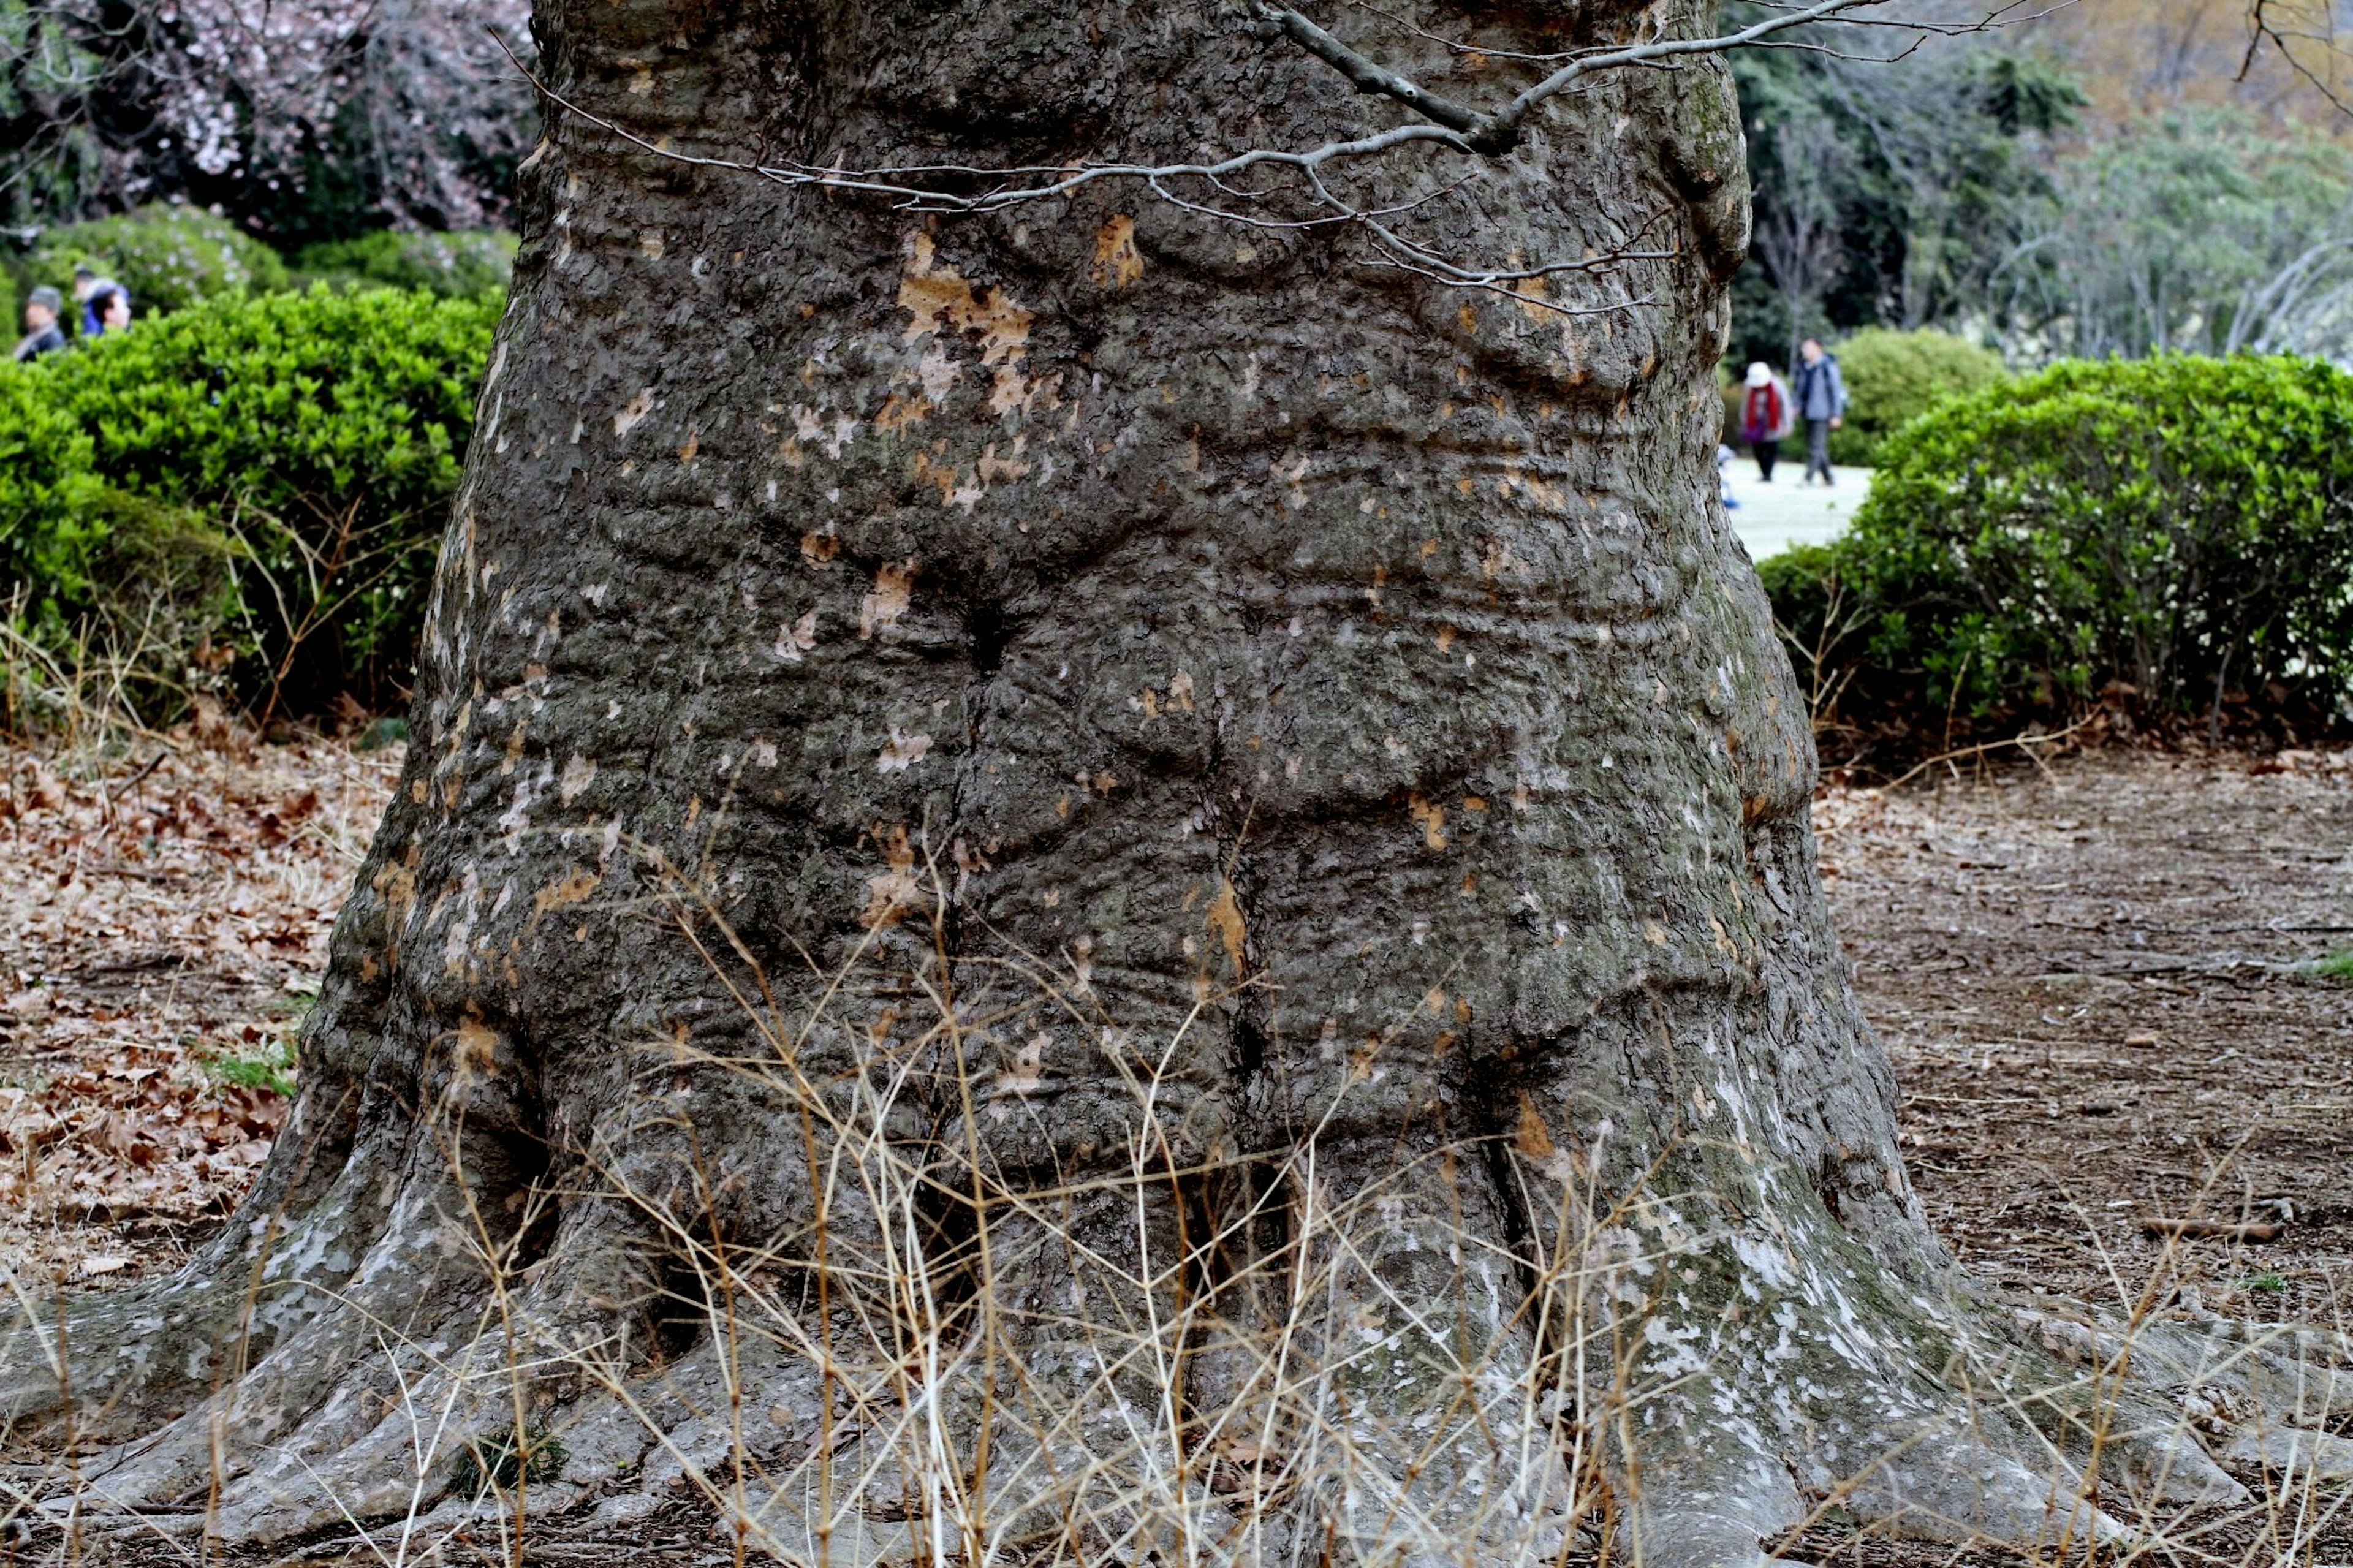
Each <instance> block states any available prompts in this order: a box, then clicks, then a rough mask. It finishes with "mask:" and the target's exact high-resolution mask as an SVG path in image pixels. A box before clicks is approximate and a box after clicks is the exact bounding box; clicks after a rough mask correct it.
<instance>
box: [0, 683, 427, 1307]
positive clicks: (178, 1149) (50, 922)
mask: <svg viewBox="0 0 2353 1568" xmlns="http://www.w3.org/2000/svg"><path fill="white" fill-rule="evenodd" d="M399 766H400V753H399V750H398V749H397V748H393V749H390V750H386V751H379V752H371V753H362V752H355V751H354V750H353V748H352V747H350V746H349V745H347V744H343V743H341V742H330V741H311V742H303V743H299V744H294V745H285V746H269V745H257V744H252V743H250V742H249V740H248V737H245V736H243V735H242V734H240V733H239V732H237V731H233V730H226V729H220V728H217V727H216V729H215V730H214V731H213V732H211V733H210V734H209V735H207V736H206V741H205V742H202V743H200V742H199V741H198V739H197V737H196V736H195V733H194V732H193V731H175V732H174V733H173V734H170V735H164V736H154V737H147V738H142V739H140V740H137V741H135V742H131V743H129V744H128V745H127V746H124V747H121V748H120V749H119V750H117V751H115V752H113V753H112V754H107V753H97V754H89V753H84V754H74V753H70V752H58V751H37V750H31V749H26V748H21V747H19V748H14V749H10V750H7V751H5V752H0V1270H5V1274H6V1275H12V1276H14V1277H15V1279H16V1281H17V1282H18V1283H20V1284H21V1285H23V1286H25V1287H26V1288H28V1289H33V1290H35V1291H37V1292H40V1291H46V1290H47V1289H54V1288H56V1287H57V1286H59V1285H61V1284H62V1285H71V1286H74V1287H76V1288H89V1289H98V1288H104V1287H107V1286H111V1285H114V1284H116V1283H119V1282H124V1281H128V1280H130V1279H134V1278H136V1277H137V1276H139V1275H140V1274H142V1273H144V1272H147V1271H149V1270H152V1269H156V1268H168V1267H170V1266H171V1265H172V1264H174V1263H175V1262H176V1261H177V1260H178V1259H179V1258H182V1257H183V1256H185V1252H186V1249H187V1247H189V1246H190V1245H191V1244H193V1242H195V1240H197V1239H199V1238H200V1237H202V1236H204V1235H206V1234H208V1233H209V1231H210V1230H211V1228H212V1227H214V1226H217V1225H218V1224H219V1223H220V1220H221V1219H222V1218H223V1217H224V1216H225V1215H227V1212H228V1211H229V1210H230V1209H231V1208H233V1207H235V1206H236V1204H237V1199H238V1198H239V1197H240V1196H242V1195H243V1194H244V1192H245V1189H246V1187H247V1186H248V1184H250V1182H251V1181H252V1178H253V1172H254V1170H255V1168H256V1167H257V1166H259V1164H260V1163H261V1162H262V1160H263V1159H264V1158H266V1157H267V1156H268V1154H269V1140H270V1138H271V1136H272V1135H273V1134H274V1133H275V1131H277V1128H278V1125H279V1123H280V1121H281V1120H282V1119H283V1117H284V1113H285V1105H286V1101H285V1100H284V1098H283V1097H282V1096H281V1095H280V1093H279V1092H278V1089H280V1088H281V1087H284V1086H285V1085H286V1084H287V1082H288V1081H289V1080H290V1078H291V1070H290V1063H291V1060H292V1053H291V1048H290V1047H291V1044H292V1037H293V1033H294V1030H295V1028H296V1027H297V1026H298V1025H299V1023H300V1019H301V1012H302V1010H303V1008H304V1007H305V1006H307V1005H308V1004H309V1000H310V998H311V995H312V994H315V993H316V992H317V990H318V976H319V972H320V970H321V969H322V967H323V966H324V964H325V962H326V942H327V932H328V931H329V929H330V928H331V927H332V924H333V922H334V917H335V910H337V909H338V908H340V907H341V905H342V903H343V894H344V891H345V889H347V887H348V886H349V884H350V881H351V878H352V873H353V870H354V869H356V868H357V867H358V865H359V858H360V856H361V854H362V852H363V851H364V849H365V848H366V847H367V839H368V836H369V835H370V834H371V833H373V832H374V831H375V823H376V818H377V817H378V816H381V815H382V814H383V811H384V805H385V800H386V799H387V798H389V796H390V795H391V793H392V784H393V780H394V777H395V776H396V773H397V772H398V770H399Z"/></svg>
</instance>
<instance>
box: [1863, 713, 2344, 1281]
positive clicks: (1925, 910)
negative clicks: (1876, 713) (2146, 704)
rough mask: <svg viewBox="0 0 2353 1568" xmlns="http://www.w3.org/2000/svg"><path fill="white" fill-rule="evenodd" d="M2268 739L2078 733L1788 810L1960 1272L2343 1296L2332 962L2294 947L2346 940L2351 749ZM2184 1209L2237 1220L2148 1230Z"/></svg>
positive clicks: (2339, 993) (2340, 991) (2338, 1009)
mask: <svg viewBox="0 0 2353 1568" xmlns="http://www.w3.org/2000/svg"><path fill="white" fill-rule="evenodd" d="M2284 755H2285V757H2286V758H2287V759H2288V763H2289V765H2286V766H2283V765H2282V763H2281V760H2280V759H2277V758H2270V759H2252V758H2248V757H2243V756H2227V755H2226V756H2221V757H2215V758H2189V757H2182V756H2174V755H2165V754H2151V753H2132V752H2105V753H2093V754H2090V755H2085V756H2079V757H2072V758H2068V759H2065V760H2063V761H2061V762H2058V763H2052V765H2051V767H2050V768H2049V770H2048V771H2047V772H2045V771H2042V770H2039V769H2036V768H2033V767H2030V766H2018V767H2013V768H2011V769H2008V770H2005V771H2004V772H2002V773H2000V774H1998V775H1994V776H1992V777H1990V778H1987V779H1982V780H1970V779H1962V780H1955V779H1951V778H1947V780H1945V781H1944V782H1943V783H1942V784H1938V785H1931V784H1927V782H1926V781H1925V780H1924V781H1922V782H1921V783H1919V784H1913V785H1911V786H1909V787H1907V788H1906V789H1905V790H1904V791H1902V792H1900V793H1897V794H1894V795H1888V796H1881V795H1874V794H1867V793H1866V794H1853V795H1832V796H1831V798H1829V799H1827V800H1825V801H1824V802H1822V803H1821V805H1819V806H1818V807H1817V808H1816V820H1817V824H1818V826H1819V827H1820V832H1821V835H1822V855H1823V862H1824V866H1823V868H1824V871H1825V873H1826V875H1827V879H1828V885H1829V888H1830V889H1831V900H1832V903H1833V906H1834V908H1835V910H1836V912H1837V916H1838V923H1839V929H1840V931H1841V933H1842V935H1843V936H1844V938H1845V941H1846V944H1847V950H1848V952H1849V954H1850V955H1851V956H1852V959H1853V961H1854V963H1855V966H1856V971H1857V975H1856V985H1857V989H1858V991H1859V993H1860V994H1861V996H1862V1004H1863V1007H1864V1010H1865V1012H1866V1013H1868V1014H1869V1016H1870V1017H1871V1020H1872V1022H1873V1025H1874V1026H1877V1028H1878V1030H1879V1033H1880V1037H1881V1039H1882V1040H1883V1042H1884V1043H1885V1045H1886V1047H1887V1048H1888V1050H1889V1052H1890V1054H1891V1055H1892V1056H1893V1057H1894V1063H1895V1072H1896V1079H1897V1082H1898V1084H1899V1085H1900V1087H1901V1089H1902V1091H1903V1095H1904V1113H1903V1121H1904V1142H1905V1159H1906V1161H1907V1163H1908V1164H1909V1166H1910V1169H1911V1172H1912V1175H1913V1178H1914V1181H1915V1184H1916V1185H1917V1187H1918V1189H1919V1192H1920V1194H1921V1197H1922V1199H1923V1200H1924V1201H1925V1202H1926V1205H1927V1206H1928V1210H1929V1213H1930V1215H1932V1216H1933V1217H1934V1219H1935V1220H1936V1226H1937V1228H1938V1229H1939V1230H1940V1231H1941V1232H1942V1233H1943V1234H1944V1236H1945V1237H1947V1240H1949V1241H1950V1242H1951V1243H1952V1244H1953V1246H1954V1247H1955V1248H1956V1249H1957V1251H1958V1252H1959V1253H1960V1255H1961V1257H1962V1258H1965V1259H1966V1260H1968V1262H1969V1263H1970V1264H1971V1265H1972V1266H1973V1268H1975V1269H1976V1270H1977V1271H1978V1274H1979V1275H1980V1276H1981V1277H1984V1278H1987V1279H1992V1280H1995V1281H1998V1282H2000V1283H2001V1284H2003V1285H2006V1286H2009V1287H2011V1288H2013V1289H2020V1290H2023V1291H2027V1292H2040V1291H2046V1290H2047V1291H2051V1292H2055V1293H2058V1294H2063V1295H2070V1296H2075V1297H2078V1298H2081V1299H2083V1300H2088V1301H2091V1302H2092V1303H2094V1305H2104V1306H2106V1307H2109V1308H2112V1309H2123V1310H2131V1309H2132V1308H2133V1307H2134V1306H2135V1305H2136V1304H2137V1303H2138V1302H2140V1301H2141V1300H2142V1297H2143V1293H2144V1292H2145V1291H2148V1290H2151V1289H2155V1290H2157V1291H2158V1292H2159V1300H2161V1299H2162V1295H2163V1293H2164V1292H2166V1291H2169V1290H2172V1289H2177V1288H2186V1289H2192V1290H2195V1291H2197V1292H2198V1293H2199V1294H2200V1297H2201V1298H2202V1300H2203V1301H2204V1303H2205V1305H2207V1306H2208V1307H2210V1308H2211V1309H2212V1310H2216V1311H2220V1312H2223V1313H2226V1314H2229V1315H2232V1316H2240V1317H2246V1318H2252V1319H2264V1320H2277V1319H2282V1318H2287V1319H2295V1320H2298V1321H2306V1322H2325V1323H2332V1324H2336V1323H2341V1322H2342V1321H2343V1317H2342V1313H2343V1310H2344V1309H2345V1308H2346V1307H2347V1306H2348V1305H2353V1299H2349V1298H2353V1162H2348V1151H2353V984H2348V983H2347V982H2345V981H2342V980H2330V979H2326V978H2322V977H2320V976H2317V975H2316V974H2315V973H2313V972H2312V965H2313V964H2314V963H2315V961H2316V960H2320V959H2322V958H2324V957H2326V956H2327V955H2328V954H2330V953H2332V952H2343V951H2345V950H2347V949H2353V765H2348V764H2353V754H2347V753H2338V754H2337V755H2335V756H2327V757H2324V756H2316V755H2314V754H2312V753H2296V752H2291V753H2284ZM2298 764H2300V765H2298ZM2183 1220H2199V1221H2205V1222H2209V1223H2219V1224H2224V1225H2229V1226H2255V1227H2258V1228H2256V1229H2254V1230H2252V1231H2247V1232H2242V1235H2241V1237H2240V1238H2238V1239H2231V1238H2225V1237H2203V1238H2185V1239H2180V1240H2168V1239H2163V1238H2160V1237H2155V1236H2152V1235H2150V1234H2149V1233H2148V1222H2150V1221H2183ZM2274 1232H2275V1234H2273V1233H2274ZM2255 1237H2267V1239H2260V1240H2259V1239H2255ZM2152 1304H2156V1303H2154V1302H2152Z"/></svg>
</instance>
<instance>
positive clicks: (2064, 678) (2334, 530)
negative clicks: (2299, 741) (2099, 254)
mask: <svg viewBox="0 0 2353 1568" xmlns="http://www.w3.org/2000/svg"><path fill="white" fill-rule="evenodd" d="M1762 575H1763V577H1764V580H1765V584H1766V587H1767V592H1768V594H1769V595H1771V596H1772V598H1773V601H1774V605H1775V611H1776V615H1777V616H1778V618H1779V619H1780V621H1781V622H1782V625H1783V627H1784V630H1785V631H1786V632H1787V634H1788V637H1789V640H1790V642H1791V645H1792V647H1793V648H1794V649H1795V650H1796V651H1797V653H1798V655H1799V666H1800V668H1799V677H1800V679H1801V681H1802V680H1804V679H1806V677H1807V674H1808V671H1807V669H1806V668H1805V667H1806V666H1807V665H1808V664H1809V663H1810V661H1811V660H1813V659H1814V658H1816V657H1817V656H1820V658H1821V663H1822V670H1821V675H1820V679H1819V681H1818V682H1817V684H1818V687H1819V689H1823V690H1832V689H1838V687H1839V685H1840V682H1841V681H1844V682H1847V683H1848V684H1847V686H1846V689H1847V691H1848V694H1849V698H1850V700H1860V701H1861V702H1862V703H1863V704H1864V705H1865V706H1871V705H1874V704H1876V705H1882V706H1884V707H1886V708H1889V709H1891V710H1897V709H1910V710H1921V709H1926V710H1928V711H1931V712H1934V713H1937V714H1942V713H1945V712H1947V711H1958V712H1960V713H1963V714H1971V715H1977V716H1979V717H1983V716H1988V715H1992V714H1997V713H2008V714H2012V715H2023V714H2026V713H2031V712H2052V711H2062V710H2067V709H2070V708H2076V707H2081V706H2082V705H2084V704H2085V703H2086V702H2088V701H2091V700H2096V699H2100V698H2103V697H2105V698H2107V699H2110V700H2120V701H2122V702H2123V703H2124V704H2125V705H2126V706H2127V707H2132V708H2137V709H2139V710H2144V711H2153V712H2158V713H2165V714H2171V715H2174V716H2177V717H2184V718H2187V717H2195V716H2199V715H2203V714H2211V713H2214V712H2216V711H2218V710H2219V705H2220V704H2221V703H2222V702H2223V701H2224V700H2226V697H2227V696H2228V694H2230V693H2232V692H2233V691H2238V692H2243V693H2248V694H2252V695H2253V697H2254V698H2255V699H2256V700H2263V701H2267V702H2269V703H2272V704H2284V703H2291V702H2292V703H2294V704H2297V705H2306V704H2308V705H2310V706H2313V707H2316V708H2321V709H2334V710H2342V708H2343V706H2344V704H2346V703H2347V701H2348V698H2353V375H2348V374H2345V373H2343V372H2341V371H2338V370H2336V369H2334V368H2332V367H2331V366H2329V365H2327V364H2326V363H2322V362H2319V361H2316V360H2303V359H2295V358H2287V357H2256V356H2253V355H2247V356H2241V357H2237V358H2232V359H2201V358H2192V357H2189V356H2186V355H2175V356H2169V357H2165V358H2159V359H2154V360H2144V361H2137V362H2113V361H2112V362H2105V363H2088V362H2070V363H2062V364H2059V365H2056V366H2054V367H2052V368H2051V369H2049V370H2046V371H2043V372H2042V373H2041V374H2036V375H2033V376H2031V377H2027V378H2025V379H2022V380H2020V381H2017V382H2013V383H2007V384H1996V385H1992V386H1989V387H1987V388H1984V389H1983V390H1981V391H1979V392H1978V393H1976V394H1974V395H1971V396H1969V397H1968V398H1965V399H1962V400H1959V401H1957V402H1951V403H1947V404H1944V405H1940V406H1938V407H1937V408H1936V409H1935V410H1934V411H1933V412H1931V413H1930V414H1929V415H1927V416H1926V417H1924V418H1923V419H1921V420H1920V421H1919V422H1918V423H1916V424H1915V425H1913V426H1909V427H1908V428H1906V429H1905V433H1904V437H1903V439H1902V440H1901V441H1900V442H1897V443H1894V446H1893V447H1892V448H1891V450H1890V453H1889V458H1888V461H1887V462H1886V463H1885V464H1884V465H1883V466H1882V468H1880V470H1879V475H1878V478H1877V479H1876V481H1875V482H1874V483H1873V486H1872V490H1871V495H1870V497H1869V499H1868V500H1866V501H1865V502H1864V503H1863V505H1862V507H1861V508H1860V509H1859V510H1857V512H1856V514H1855V520H1854V525H1853V527H1852V531H1850V532H1849V533H1848V534H1847V535H1846V536H1845V537H1844V538H1842V539H1841V540H1840V541H1839V542H1838V543H1837V544H1836V545H1834V546H1831V547H1830V548H1828V549H1820V550H1811V551H1793V552H1789V553H1788V555H1786V556H1783V557H1777V558H1774V559H1772V560H1769V561H1767V563H1766V565H1765V567H1764V569H1763V572H1762Z"/></svg>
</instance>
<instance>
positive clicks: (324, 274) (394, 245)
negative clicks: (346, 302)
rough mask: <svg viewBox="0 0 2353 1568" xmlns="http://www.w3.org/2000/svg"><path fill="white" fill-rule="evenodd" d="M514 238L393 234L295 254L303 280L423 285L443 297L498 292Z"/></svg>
mask: <svg viewBox="0 0 2353 1568" xmlns="http://www.w3.org/2000/svg"><path fill="white" fill-rule="evenodd" d="M514 258H515V237H514V236H513V235H512V234H509V233H506V232H505V231H504V230H501V229H483V230H479V231H476V232H472V233H461V234H396V233H394V232H393V231H391V230H389V229H385V230H380V231H379V232H377V233H375V234H371V235H366V236H364V237H361V238H358V239H344V240H337V241H334V242H333V243H332V244H328V245H314V246H311V247H309V248H307V249H306V250H304V251H303V252H302V253H301V255H300V256H298V257H296V258H295V260H294V266H295V269H296V270H297V271H299V272H301V274H302V275H303V276H304V277H306V278H315V279H320V280H321V281H323V282H327V283H332V284H335V285H338V286H341V287H346V288H348V287H353V286H361V285H367V284H375V285H377V286H380V287H384V288H391V289H430V290H431V291H432V292H434V293H436V294H438V295H440V296H442V297H443V298H444V299H453V300H454V299H461V298H471V297H473V296H475V295H478V294H503V293H504V292H506V288H507V283H508V280H509V279H511V278H512V276H513V275H514Z"/></svg>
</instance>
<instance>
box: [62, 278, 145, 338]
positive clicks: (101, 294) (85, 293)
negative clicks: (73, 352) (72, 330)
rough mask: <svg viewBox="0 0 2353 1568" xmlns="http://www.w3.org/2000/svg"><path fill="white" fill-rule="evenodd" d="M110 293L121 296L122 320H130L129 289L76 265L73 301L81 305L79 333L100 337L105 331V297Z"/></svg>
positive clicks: (127, 321) (124, 322)
mask: <svg viewBox="0 0 2353 1568" xmlns="http://www.w3.org/2000/svg"><path fill="white" fill-rule="evenodd" d="M110 294H120V295H121V296H122V321H123V324H124V325H125V326H128V325H129V324H130V322H131V291H130V290H129V289H125V288H124V287H123V286H122V285H121V284H120V283H117V282H116V281H115V280H114V279H111V278H101V277H100V276H99V275H98V274H97V273H96V272H94V271H92V270H91V269H90V268H88V267H77V268H74V276H73V296H74V303H75V304H77V305H79V306H80V307H81V335H82V336H83V337H86V338H95V337H102V336H104V335H105V332H106V309H105V307H106V299H107V296H108V295H110Z"/></svg>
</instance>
